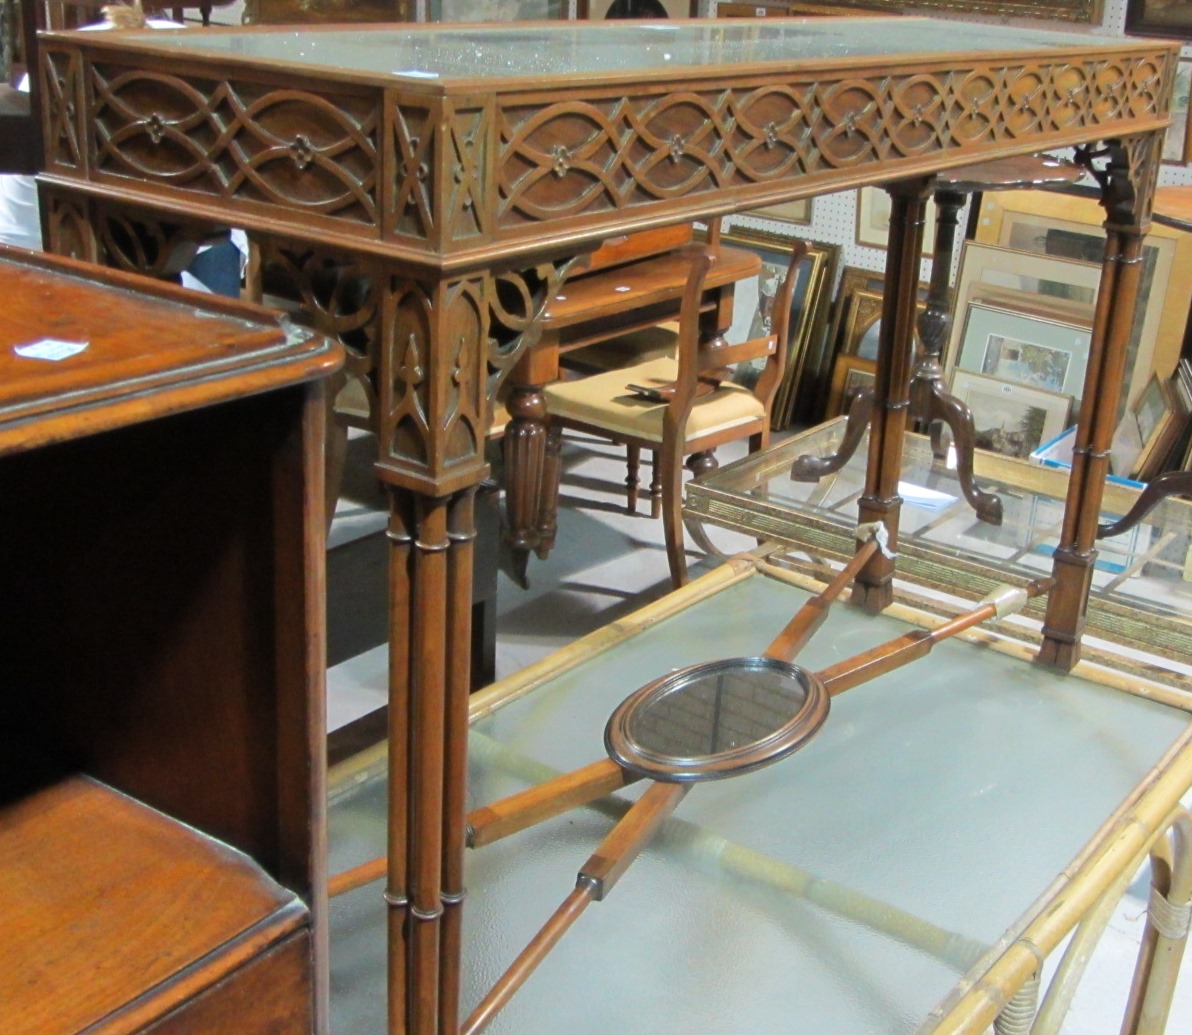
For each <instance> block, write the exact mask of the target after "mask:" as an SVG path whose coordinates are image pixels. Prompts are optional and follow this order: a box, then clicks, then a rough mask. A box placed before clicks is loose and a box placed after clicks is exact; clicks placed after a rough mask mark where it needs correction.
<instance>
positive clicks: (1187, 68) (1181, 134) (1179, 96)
mask: <svg viewBox="0 0 1192 1035" xmlns="http://www.w3.org/2000/svg"><path fill="white" fill-rule="evenodd" d="M1189 86H1192V61H1181V62H1180V63H1179V64H1178V65H1177V66H1176V73H1175V88H1174V90H1173V92H1172V95H1171V125H1170V126H1168V127H1167V133H1166V134H1165V135H1164V137H1163V161H1165V162H1170V163H1174V164H1177V165H1185V164H1187V162H1188V160H1189V156H1188V147H1189V144H1190V143H1192V141H1189V139H1188V88H1189Z"/></svg>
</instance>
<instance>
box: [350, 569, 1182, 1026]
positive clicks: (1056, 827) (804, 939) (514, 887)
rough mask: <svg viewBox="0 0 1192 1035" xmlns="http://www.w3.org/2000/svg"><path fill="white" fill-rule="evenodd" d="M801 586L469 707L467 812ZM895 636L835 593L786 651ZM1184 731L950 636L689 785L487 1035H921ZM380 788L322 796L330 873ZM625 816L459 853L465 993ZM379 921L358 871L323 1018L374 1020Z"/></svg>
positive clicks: (741, 643)
mask: <svg viewBox="0 0 1192 1035" xmlns="http://www.w3.org/2000/svg"><path fill="white" fill-rule="evenodd" d="M807 596H808V594H807V593H806V592H804V591H803V590H801V589H798V588H796V587H792V586H789V585H785V584H783V583H781V582H779V581H777V580H775V579H772V578H767V577H764V576H761V575H756V576H750V577H748V578H747V579H746V580H745V581H743V582H740V583H737V584H735V585H731V586H728V587H727V588H725V589H722V590H720V591H719V592H717V593H715V594H714V595H712V596H710V597H707V598H705V599H703V600H702V601H699V602H697V603H695V604H693V605H692V606H690V607H687V608H686V609H684V610H682V611H681V612H679V613H678V614H677V615H674V616H673V617H671V618H668V619H665V620H664V621H661V622H659V623H658V624H656V625H653V626H651V627H649V628H647V629H646V630H645V631H643V632H640V633H639V634H638V635H636V636H634V637H633V638H631V639H629V640H627V641H625V642H621V643H619V644H617V645H616V646H614V647H612V648H610V649H607V650H605V651H602V652H601V653H599V654H598V655H596V656H595V657H593V658H591V659H590V660H586V661H583V662H580V663H579V664H578V665H576V666H575V667H573V668H571V669H569V670H567V671H565V672H563V673H562V674H559V675H557V676H555V677H554V678H551V679H549V680H547V681H546V682H545V683H543V684H542V685H540V686H538V687H537V688H535V689H533V690H532V691H531V692H530V693H528V694H527V695H525V696H524V697H521V698H520V699H517V700H514V701H512V702H511V703H509V704H507V705H505V706H504V707H501V708H499V709H498V710H497V711H495V712H494V713H493V714H491V715H490V716H488V717H486V718H483V719H481V720H480V721H478V722H477V723H476V724H475V725H474V727H473V732H472V738H471V747H470V751H471V775H470V800H469V807H476V806H479V805H481V804H486V803H488V802H491V801H493V800H494V799H496V798H499V797H501V796H503V795H505V794H508V793H511V792H513V791H517V790H521V789H523V788H524V787H526V786H528V785H530V784H532V783H533V782H536V780H537V779H540V778H541V777H543V776H545V775H546V774H547V773H550V772H557V771H566V770H570V769H573V768H575V767H577V766H579V765H582V764H585V763H587V762H590V761H595V760H596V759H598V758H600V757H602V756H603V749H602V743H601V734H602V731H603V727H604V723H605V721H606V719H607V717H608V715H609V714H610V713H611V712H612V710H613V708H614V707H615V706H616V705H617V704H618V703H619V702H620V700H621V699H622V698H623V697H624V696H626V695H627V694H628V693H629V692H630V691H632V690H633V689H635V688H636V687H637V686H638V685H640V684H641V683H643V682H645V681H647V680H648V679H650V678H651V677H652V676H654V675H658V674H661V673H663V672H666V671H667V670H668V669H670V668H672V667H675V666H679V665H684V664H689V663H694V662H697V661H705V660H712V659H715V658H721V657H730V656H734V655H741V654H748V653H753V652H756V651H758V650H759V649H761V648H763V647H764V646H765V645H766V643H767V642H768V641H769V640H770V639H771V638H772V637H773V636H774V635H775V634H776V633H777V631H778V630H779V629H780V628H781V626H782V625H783V624H784V623H785V621H786V620H787V619H788V618H789V616H790V615H791V614H792V613H793V612H794V610H795V609H797V607H798V606H799V604H800V603H801V602H802V601H803V600H805V599H806V597H807ZM906 629H907V625H906V624H905V623H904V622H902V621H899V620H897V619H894V618H890V617H885V616H878V617H874V616H870V615H866V614H864V613H861V612H859V611H858V610H856V609H853V608H849V607H848V606H839V607H837V608H836V609H835V610H834V611H833V613H832V615H831V616H830V618H829V621H828V624H827V625H825V626H824V627H823V628H822V629H821V630H820V631H819V633H818V634H817V635H816V637H815V638H814V639H813V640H812V642H811V644H810V645H809V647H808V648H806V649H805V651H804V653H803V655H802V656H801V658H800V659H799V660H800V663H801V664H805V665H807V666H808V667H809V668H813V669H815V668H820V667H823V666H825V665H828V664H830V663H832V662H834V661H837V660H840V659H841V658H844V657H848V656H851V655H852V654H854V653H855V652H857V651H860V650H863V649H866V648H868V647H871V646H874V645H876V644H878V643H880V642H883V641H884V640H885V639H887V638H889V637H893V636H895V635H898V634H899V633H902V632H905V631H906ZM507 682H508V683H510V684H511V685H515V684H516V681H507ZM1188 725H1189V716H1188V714H1187V713H1186V712H1184V711H1182V710H1180V709H1178V708H1174V707H1167V706H1164V705H1162V704H1159V703H1156V702H1154V701H1148V700H1144V699H1142V698H1140V697H1136V696H1133V695H1131V694H1129V693H1125V692H1122V691H1120V690H1116V689H1111V688H1109V687H1107V686H1102V685H1098V684H1096V683H1093V682H1090V681H1089V680H1087V679H1084V678H1079V677H1076V676H1060V675H1057V674H1054V673H1051V672H1047V671H1043V670H1040V669H1037V668H1036V667H1034V666H1032V665H1029V664H1027V663H1025V662H1024V661H1022V660H1020V659H1016V658H1012V657H1008V656H1005V655H1001V654H997V653H995V652H993V651H991V650H989V649H987V648H983V647H978V646H976V645H973V644H969V643H962V642H959V641H955V640H952V641H948V642H945V643H943V644H941V645H940V646H939V647H937V648H936V650H935V651H934V652H933V653H932V654H931V656H930V657H929V658H926V659H924V660H923V661H922V662H918V663H915V664H913V665H912V666H910V667H908V668H905V669H902V670H900V671H898V672H894V673H890V674H888V675H886V676H884V677H881V678H880V679H878V680H875V681H873V682H871V683H869V684H867V685H865V686H863V687H860V688H857V689H855V690H852V691H849V692H848V693H846V694H844V695H842V696H840V697H838V698H836V699H835V700H834V701H833V705H832V711H831V714H830V715H829V716H828V719H827V722H826V724H825V725H824V727H823V729H822V731H821V732H820V733H819V734H818V735H817V736H816V737H815V738H814V739H813V740H812V741H811V742H810V743H809V744H808V745H806V746H805V747H803V748H802V749H801V750H800V751H799V752H797V753H796V754H795V755H793V756H791V757H790V758H788V759H785V760H783V761H781V762H779V763H777V764H775V765H773V766H771V767H770V768H768V769H764V770H760V771H758V772H755V773H752V774H750V775H748V776H740V777H736V778H733V779H730V780H725V781H721V782H716V783H711V784H704V785H700V786H698V787H695V788H694V789H693V790H692V791H691V793H690V794H689V795H688V796H687V798H686V799H685V800H684V801H683V803H682V805H681V806H680V807H679V809H678V810H677V812H676V814H675V816H674V818H673V819H672V820H670V821H668V823H667V825H666V827H665V828H664V830H663V832H662V834H661V835H660V837H659V838H658V839H657V840H656V841H655V842H654V843H653V844H652V845H651V846H650V848H649V849H647V851H646V853H645V854H644V855H643V857H642V858H641V859H639V860H638V861H637V862H636V863H635V864H634V865H633V866H632V867H631V869H630V870H629V872H628V874H627V875H626V876H625V878H624V879H623V880H622V881H621V883H620V884H618V886H617V888H616V890H615V891H614V893H613V894H612V895H611V896H610V897H609V899H608V900H607V901H606V902H603V903H601V904H599V905H596V906H594V907H592V908H591V909H590V910H589V911H588V912H587V913H586V914H585V916H584V917H583V919H582V920H581V921H580V922H579V923H578V924H577V925H576V927H575V929H574V930H573V931H572V932H570V933H569V934H568V935H567V937H566V938H564V939H563V941H562V943H561V944H560V945H559V947H558V948H556V949H555V950H554V951H553V952H552V953H551V955H550V956H549V957H548V959H547V961H546V963H545V964H544V965H543V967H542V968H541V969H540V970H539V971H538V972H537V973H535V974H534V976H533V977H532V978H531V979H530V981H529V983H528V984H527V985H526V987H525V988H524V989H523V990H522V991H521V992H520V993H519V994H518V996H516V997H515V998H514V1000H513V1002H512V1003H511V1005H510V1006H509V1007H507V1008H506V1010H505V1011H504V1012H503V1013H502V1014H501V1015H499V1017H498V1019H497V1020H496V1021H495V1022H494V1024H493V1026H492V1027H491V1028H490V1029H489V1030H490V1031H491V1032H492V1033H494V1035H515V1033H516V1035H556V1033H558V1032H560V1031H565V1032H568V1033H569V1035H605V1033H606V1032H608V1031H615V1030H624V1031H633V1032H647V1031H692V1032H700V1033H701V1035H739V1033H741V1032H754V1031H757V1032H779V1031H788V1030H792V1028H791V1025H792V1024H794V1025H795V1028H796V1029H797V1030H800V1031H809V1032H831V1033H833V1035H877V1033H881V1035H893V1033H910V1032H913V1031H916V1030H918V1026H919V1025H920V1023H921V1022H922V1021H923V1020H924V1018H926V1017H928V1016H929V1015H930V1014H931V1012H932V1010H933V1009H934V1008H935V1007H936V1006H937V1004H939V1003H940V1001H941V1000H943V999H944V998H945V997H947V996H948V995H949V993H950V991H951V990H952V989H953V988H954V987H955V986H956V985H957V984H958V982H959V981H960V979H961V977H962V975H964V974H965V972H966V971H968V970H969V969H970V967H971V966H972V965H973V964H975V963H976V962H977V960H978V959H979V958H981V956H982V955H984V954H986V953H987V952H988V950H989V949H990V947H991V946H994V945H995V944H997V943H998V942H999V939H1002V938H1003V936H1005V935H1006V933H1007V931H1009V930H1014V929H1016V928H1017V927H1018V926H1019V925H1020V924H1021V923H1022V922H1023V921H1024V919H1025V918H1026V917H1027V916H1029V915H1031V914H1032V913H1033V912H1034V911H1035V910H1036V909H1037V908H1038V902H1039V896H1040V895H1041V893H1042V892H1043V891H1044V889H1047V888H1048V887H1049V886H1051V885H1052V883H1053V881H1054V879H1055V877H1056V875H1057V874H1059V873H1060V872H1061V871H1062V870H1063V869H1064V868H1065V867H1066V866H1068V864H1069V863H1071V862H1072V860H1073V859H1074V858H1076V857H1077V856H1078V855H1079V854H1080V852H1081V850H1082V847H1083V846H1085V845H1086V844H1087V843H1088V842H1089V841H1090V839H1091V838H1093V837H1094V835H1095V834H1096V832H1097V831H1098V828H1099V827H1100V826H1101V825H1102V823H1104V822H1105V820H1106V819H1107V818H1108V817H1109V816H1110V815H1111V814H1112V813H1113V812H1114V811H1115V810H1116V809H1117V808H1118V807H1119V806H1120V805H1121V804H1122V803H1123V802H1124V801H1125V800H1126V799H1127V798H1128V797H1129V796H1130V795H1131V793H1132V790H1133V789H1134V788H1135V787H1136V786H1137V785H1138V783H1139V782H1140V781H1141V780H1143V779H1144V777H1145V776H1146V774H1147V772H1148V771H1149V770H1150V768H1151V767H1152V766H1153V765H1154V764H1155V763H1156V761H1158V760H1159V758H1160V757H1161V756H1162V755H1163V754H1164V752H1165V751H1166V750H1167V749H1168V748H1169V747H1171V745H1172V744H1173V743H1175V742H1176V741H1177V740H1178V739H1180V738H1181V737H1184V736H1186V734H1187V730H1188ZM383 788H384V781H383V777H382V776H381V775H377V776H375V777H374V778H373V779H371V780H369V781H366V782H364V783H362V784H360V785H358V786H357V787H355V788H354V789H353V790H351V791H350V792H348V793H345V794H344V795H342V796H341V797H340V798H338V799H337V800H336V801H335V802H334V804H333V807H332V820H331V829H332V836H331V841H332V846H333V854H332V860H331V869H332V871H336V870H340V869H343V868H346V867H347V866H350V865H353V864H355V863H358V862H360V861H362V860H363V859H365V858H368V857H369V856H370V854H372V853H374V852H377V851H379V850H382V849H383V844H384V835H383V825H382V823H381V819H380V817H382V816H383V814H384V790H383ZM633 796H635V794H625V795H622V796H620V797H621V799H622V800H623V799H624V798H625V797H633ZM616 814H618V813H617V806H616V805H615V804H614V805H611V806H610V805H609V804H607V802H606V803H605V804H597V805H596V806H594V807H591V808H587V809H581V810H577V811H574V812H572V813H569V814H567V815H565V816H563V817H560V818H558V819H556V820H553V821H550V822H548V823H546V824H543V825H541V826H539V827H536V828H534V829H532V830H529V831H525V832H523V833H521V834H518V835H515V836H514V837H511V838H509V839H508V840H506V841H502V842H498V843H496V844H494V845H490V846H486V847H484V848H482V849H479V850H476V851H474V852H470V853H469V856H468V871H467V876H466V883H467V887H468V892H469V896H468V900H467V904H466V909H465V953H464V960H465V982H464V1005H465V1008H470V1007H471V1006H472V1005H473V1004H474V1003H475V1002H476V1001H477V999H478V998H479V996H480V995H481V993H482V992H483V990H484V989H485V988H486V987H487V986H488V984H489V983H491V982H492V980H493V979H494V978H495V977H496V976H497V975H498V974H499V973H500V971H501V970H502V969H503V968H504V967H505V966H506V965H507V964H508V963H509V962H510V961H511V960H512V959H513V958H514V956H515V955H516V954H517V952H518V951H519V950H520V949H521V947H522V946H523V945H524V944H525V942H526V940H527V939H528V938H529V937H530V936H531V935H532V934H533V933H534V931H535V930H536V929H537V927H538V926H539V925H540V924H541V923H542V922H543V921H544V920H545V919H546V917H547V916H548V915H549V914H550V911H551V910H552V909H553V908H554V906H555V905H556V904H557V903H558V902H559V901H560V900H561V899H562V897H563V896H564V895H565V894H566V893H567V891H568V890H569V889H570V888H571V886H572V885H573V883H574V880H575V873H576V870H577V868H578V867H579V866H580V865H581V864H582V863H583V861H584V860H585V859H586V858H587V857H588V855H589V854H590V853H591V852H592V850H593V849H594V848H595V846H596V845H597V844H598V843H599V840H600V838H601V837H603V835H604V834H605V833H606V832H607V831H608V830H609V828H610V827H611V825H612V823H613V821H614V816H615V815H616ZM871 909H876V911H877V913H881V914H882V915H883V916H884V917H885V918H886V919H887V920H891V924H890V925H886V926H883V924H882V923H877V924H875V923H873V922H872V917H873V915H874V913H873V912H871ZM384 923H385V918H384V915H383V910H382V909H380V908H379V895H378V893H377V890H376V888H375V887H374V888H372V889H371V890H369V889H362V890H361V891H357V892H353V893H352V894H351V895H348V896H345V897H344V898H342V899H336V900H335V901H334V903H333V923H332V961H333V987H334V988H335V990H336V994H335V995H334V996H333V1015H334V1016H333V1020H334V1023H335V1028H336V1030H338V1031H344V1032H347V1031H365V1030H374V1027H373V1026H375V1025H376V1023H377V1021H378V1019H379V1018H380V1016H381V1015H380V1013H379V1010H380V1008H381V1007H380V1004H381V1003H382V1002H383V995H381V994H380V991H379V990H380V984H381V981H382V975H383V972H384V966H383V959H384V949H383V946H384ZM927 934H931V935H933V936H935V935H938V936H940V938H941V939H942V940H941V942H940V943H939V944H942V945H943V946H944V947H943V948H942V949H941V948H939V945H937V946H936V948H935V949H930V948H928V947H927V944H926V942H925V941H924V936H925V935H927Z"/></svg>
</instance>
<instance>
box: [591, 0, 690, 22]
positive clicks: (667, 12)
mask: <svg viewBox="0 0 1192 1035" xmlns="http://www.w3.org/2000/svg"><path fill="white" fill-rule="evenodd" d="M694 7H695V4H694V0H578V2H577V13H578V14H579V17H581V18H591V19H592V20H593V21H605V20H612V19H616V18H646V19H649V18H693V17H695V11H694Z"/></svg>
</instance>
